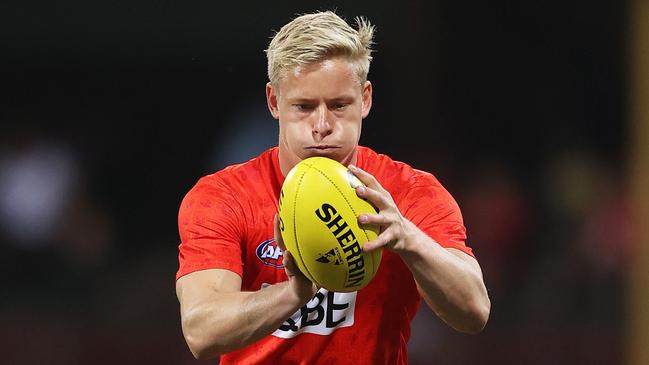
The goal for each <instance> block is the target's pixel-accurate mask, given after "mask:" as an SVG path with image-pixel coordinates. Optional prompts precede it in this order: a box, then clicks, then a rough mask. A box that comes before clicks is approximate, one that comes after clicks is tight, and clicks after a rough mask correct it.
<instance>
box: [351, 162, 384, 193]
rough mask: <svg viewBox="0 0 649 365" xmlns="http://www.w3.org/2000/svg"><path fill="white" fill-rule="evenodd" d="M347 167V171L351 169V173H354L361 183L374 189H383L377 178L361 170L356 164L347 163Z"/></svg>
mask: <svg viewBox="0 0 649 365" xmlns="http://www.w3.org/2000/svg"><path fill="white" fill-rule="evenodd" d="M348 168H349V171H351V172H352V174H354V176H356V177H357V178H358V179H359V180H360V181H361V182H362V183H363V184H365V185H367V186H369V187H370V188H372V189H375V190H382V189H383V187H382V186H381V184H379V182H378V180H376V178H375V177H374V176H373V175H372V174H370V173H369V172H367V171H364V170H362V169H361V168H359V167H358V166H356V165H349V166H348Z"/></svg>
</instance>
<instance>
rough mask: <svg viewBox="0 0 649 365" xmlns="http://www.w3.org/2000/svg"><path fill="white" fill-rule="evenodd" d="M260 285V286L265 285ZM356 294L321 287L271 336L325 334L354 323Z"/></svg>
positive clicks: (288, 336) (287, 336) (285, 336)
mask: <svg viewBox="0 0 649 365" xmlns="http://www.w3.org/2000/svg"><path fill="white" fill-rule="evenodd" d="M267 285H268V284H266V285H262V287H265V286H267ZM356 294H357V292H351V293H336V292H332V291H328V290H327V289H324V288H321V289H320V290H318V292H317V293H316V294H315V296H313V298H311V300H310V301H309V302H308V303H307V304H305V305H304V306H303V307H302V308H300V309H299V310H298V311H297V312H295V313H294V314H293V315H292V316H291V317H290V318H289V319H287V320H286V321H284V323H283V324H282V325H281V326H280V327H279V328H278V329H277V330H275V332H273V336H275V337H280V338H293V337H295V336H297V335H299V334H300V333H313V334H317V335H322V336H326V335H329V334H331V333H333V332H334V331H335V330H337V329H338V328H343V327H350V326H352V325H353V324H354V312H355V311H356Z"/></svg>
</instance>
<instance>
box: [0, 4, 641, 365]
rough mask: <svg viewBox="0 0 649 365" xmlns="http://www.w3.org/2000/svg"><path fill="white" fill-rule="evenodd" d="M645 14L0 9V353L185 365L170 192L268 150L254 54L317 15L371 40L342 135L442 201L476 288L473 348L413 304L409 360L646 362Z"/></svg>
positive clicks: (635, 7) (513, 8)
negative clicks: (359, 121) (355, 22)
mask: <svg viewBox="0 0 649 365" xmlns="http://www.w3.org/2000/svg"><path fill="white" fill-rule="evenodd" d="M647 4H648V2H647V1H643V0H637V1H627V2H623V1H603V2H591V1H583V0H579V1H572V2H565V1H547V2H538V1H537V2H533V1H523V2H506V1H492V2H483V1H469V2H454V1H440V0H436V1H413V2H402V3H400V4H399V5H397V3H396V2H387V1H355V2H348V3H343V2H320V3H317V4H316V3H314V4H307V2H297V1H289V2H283V3H281V4H280V3H275V2H273V3H272V4H271V3H265V4H255V3H252V2H250V3H249V2H229V3H223V2H215V1H198V2H178V1H170V0H158V1H135V2H126V3H118V2H82V1H72V2H64V3H62V2H45V1H29V0H28V1H20V2H18V1H3V2H2V3H1V4H0V46H1V48H0V49H2V57H1V59H0V64H1V65H2V68H1V69H0V75H1V77H0V88H1V90H2V94H3V95H4V96H3V97H2V99H0V106H1V108H0V250H1V254H0V273H1V276H0V280H1V285H0V298H2V299H1V300H0V343H1V344H2V345H0V348H1V349H2V350H1V351H0V353H1V354H2V355H1V356H2V358H3V360H2V361H1V362H2V363H4V364H153V363H159V364H193V363H196V361H195V360H194V359H193V358H192V357H191V354H190V353H189V351H188V350H187V348H186V345H185V343H184V341H183V339H182V335H181V331H180V326H179V316H178V304H177V301H176V297H175V293H174V274H175V271H176V269H177V259H176V253H177V244H178V236H177V227H176V215H177V209H178V205H179V203H180V200H181V199H182V197H183V196H184V194H185V192H186V191H187V190H188V189H189V188H191V187H192V185H193V184H194V183H195V181H196V180H197V179H198V178H199V177H200V176H202V175H204V174H207V173H209V172H212V171H215V170H217V169H219V168H221V167H223V166H225V165H227V164H230V163H233V162H241V161H245V160H247V159H248V158H250V157H252V156H254V155H255V154H256V153H257V152H260V151H262V150H264V149H266V148H267V147H269V146H272V145H274V144H275V143H276V130H277V129H276V128H277V127H276V123H275V122H274V121H273V119H271V117H270V115H269V114H268V112H267V111H266V109H265V100H264V84H265V82H266V74H265V73H266V61H265V55H264V53H263V49H265V47H266V45H267V43H268V41H269V37H270V36H271V35H272V34H273V32H272V31H273V30H277V29H278V28H279V27H281V25H283V24H285V23H286V22H287V21H289V20H290V19H291V18H292V17H293V15H295V14H296V13H302V12H311V11H314V10H321V9H338V13H339V14H341V15H343V16H344V17H346V18H347V19H348V20H351V19H353V17H354V16H358V15H365V16H367V17H368V18H369V19H370V20H371V21H372V22H373V23H374V24H375V25H376V26H377V28H378V32H377V34H376V43H377V44H376V47H375V48H376V49H377V52H376V53H375V54H374V56H375V60H374V62H373V63H372V68H371V72H370V79H371V80H372V81H373V84H374V90H375V99H374V108H373V111H372V113H371V114H370V116H369V118H368V119H367V120H366V122H365V125H364V127H365V128H364V134H363V137H362V139H361V143H362V144H364V145H368V146H370V147H372V148H374V149H376V150H378V151H380V152H384V153H388V154H390V155H391V156H393V157H394V158H396V159H400V160H403V161H406V162H409V163H410V164H412V165H413V166H415V167H418V168H421V169H425V170H429V171H431V172H433V173H434V174H435V175H436V176H437V177H438V178H439V179H440V180H441V181H442V183H443V184H444V185H445V186H446V187H447V188H448V189H449V190H450V191H451V193H452V194H453V195H454V196H455V197H456V199H457V200H458V202H459V203H460V206H461V208H462V210H463V213H464V216H465V223H466V225H467V227H468V231H469V241H468V243H469V244H470V245H471V246H472V247H473V248H474V251H475V253H476V255H477V257H478V259H479V260H480V262H481V264H482V267H483V270H484V273H485V278H486V282H487V286H488V288H489V291H490V294H491V299H492V315H491V320H490V322H489V324H488V326H487V328H486V329H485V331H484V333H482V334H480V335H478V336H473V337H472V336H466V335H461V334H457V333H454V332H453V331H452V330H450V329H449V328H447V327H446V326H444V325H442V324H441V323H440V321H439V320H438V319H437V318H435V317H434V316H432V315H430V314H429V312H428V310H427V309H424V308H423V307H422V311H421V313H420V315H419V316H418V317H417V319H416V321H415V322H414V323H413V337H412V339H411V342H410V351H411V352H410V358H411V363H412V364H431V363H435V364H548V363H552V364H623V363H634V364H646V363H649V355H647V352H643V350H642V349H641V348H642V347H643V346H644V345H643V344H646V343H649V335H647V332H648V331H649V329H648V328H647V324H648V323H649V319H648V318H647V317H648V316H649V314H647V313H646V312H647V310H646V309H645V308H649V306H647V304H649V297H648V294H647V293H649V288H648V286H649V282H648V281H647V273H648V272H649V265H648V264H647V262H649V256H648V254H647V250H648V249H647V245H648V242H647V231H646V229H647V228H646V227H644V226H646V225H647V218H648V216H649V214H648V213H647V210H646V208H647V203H648V202H649V194H647V190H649V182H648V181H647V179H648V174H649V169H648V168H647V165H646V163H647V159H648V158H649V157H648V156H647V154H649V147H647V144H648V143H649V127H647V123H648V122H649V119H648V118H649V113H647V107H646V105H647V104H648V103H649V84H648V83H647V80H648V79H649V78H648V77H647V67H649V66H648V65H649V56H648V54H649V53H648V52H647V45H648V44H649V30H648V27H647V25H648V24H649V17H648V16H647V14H649V6H648V5H647ZM643 29H644V30H643ZM641 81H642V82H641ZM645 183H646V184H645ZM643 190H644V192H643ZM639 203H641V204H639ZM640 209H645V210H644V212H645V213H644V215H642V214H635V213H634V212H638V211H640ZM643 225H644V226H643ZM643 260H644V261H643ZM634 262H636V263H638V264H635V265H634ZM634 267H635V270H632V268H634ZM630 284H631V285H630ZM629 288H633V289H634V290H635V291H634V292H633V293H635V294H634V295H630V292H629ZM630 297H633V298H636V300H634V301H628V300H627V298H630ZM633 344H638V346H636V347H634V346H633ZM645 351H646V350H645ZM213 363H214V362H213Z"/></svg>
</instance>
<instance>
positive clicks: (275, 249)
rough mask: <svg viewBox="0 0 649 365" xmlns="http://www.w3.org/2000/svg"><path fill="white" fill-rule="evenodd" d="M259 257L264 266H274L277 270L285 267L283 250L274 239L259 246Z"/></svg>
mask: <svg viewBox="0 0 649 365" xmlns="http://www.w3.org/2000/svg"><path fill="white" fill-rule="evenodd" d="M256 253H257V257H258V258H259V259H260V260H261V262H263V263H264V265H268V266H272V267H274V268H277V269H281V268H283V267H284V255H283V253H282V249H281V248H280V247H279V246H278V245H277V242H275V240H274V239H270V240H265V241H264V242H262V243H260V244H259V246H257V251H256Z"/></svg>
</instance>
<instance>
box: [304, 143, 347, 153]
mask: <svg viewBox="0 0 649 365" xmlns="http://www.w3.org/2000/svg"><path fill="white" fill-rule="evenodd" d="M304 149H305V150H307V151H309V152H311V153H313V154H330V153H332V152H334V151H336V150H338V149H340V146H334V145H316V146H308V147H305V148H304Z"/></svg>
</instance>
